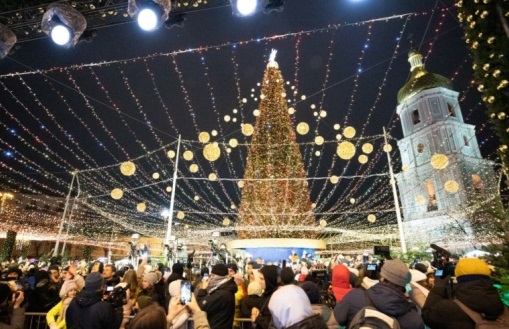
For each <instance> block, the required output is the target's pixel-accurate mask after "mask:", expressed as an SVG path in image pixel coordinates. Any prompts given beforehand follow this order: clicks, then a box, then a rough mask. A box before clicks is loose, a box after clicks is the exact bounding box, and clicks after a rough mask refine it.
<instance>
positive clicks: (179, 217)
mask: <svg viewBox="0 0 509 329" xmlns="http://www.w3.org/2000/svg"><path fill="white" fill-rule="evenodd" d="M184 217H186V214H185V213H184V212H183V211H179V212H178V213H177V218H178V219H184Z"/></svg>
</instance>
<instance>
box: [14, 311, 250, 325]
mask: <svg viewBox="0 0 509 329" xmlns="http://www.w3.org/2000/svg"><path fill="white" fill-rule="evenodd" d="M192 321H193V318H189V319H188V323H187V328H193V327H194V326H190V325H191V324H192ZM235 321H236V322H238V323H239V324H240V328H239V327H232V328H233V329H251V328H252V326H251V319H249V318H235ZM48 328H49V327H48V325H47V324H46V313H37V312H25V328H24V329H48Z"/></svg>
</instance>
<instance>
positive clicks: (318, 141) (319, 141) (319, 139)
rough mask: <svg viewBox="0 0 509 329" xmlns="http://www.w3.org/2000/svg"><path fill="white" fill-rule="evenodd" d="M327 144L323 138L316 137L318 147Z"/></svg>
mask: <svg viewBox="0 0 509 329" xmlns="http://www.w3.org/2000/svg"><path fill="white" fill-rule="evenodd" d="M324 142H325V139H324V138H323V137H322V136H316V137H315V144H316V145H322V144H323V143H324Z"/></svg>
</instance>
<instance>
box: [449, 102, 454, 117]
mask: <svg viewBox="0 0 509 329" xmlns="http://www.w3.org/2000/svg"><path fill="white" fill-rule="evenodd" d="M447 109H448V110H449V116H451V117H455V116H456V110H455V109H454V105H452V104H451V103H447Z"/></svg>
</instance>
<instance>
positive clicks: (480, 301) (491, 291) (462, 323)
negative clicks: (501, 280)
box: [422, 280, 504, 329]
mask: <svg viewBox="0 0 509 329" xmlns="http://www.w3.org/2000/svg"><path fill="white" fill-rule="evenodd" d="M447 285H448V280H435V286H434V287H433V288H432V289H431V291H430V292H429V294H428V298H427V299H426V303H425V304H424V307H423V308H422V318H423V319H424V322H425V323H426V325H428V326H430V327H431V328H440V329H474V328H475V323H474V321H473V320H471V319H470V318H469V317H468V315H467V314H466V313H465V312H463V311H462V310H461V309H460V307H459V306H458V305H457V304H456V303H454V302H453V301H452V300H451V299H448V295H447ZM454 297H455V298H457V299H459V300H460V301H461V302H462V303H463V304H465V305H466V306H468V307H469V308H470V309H472V310H473V311H475V312H479V313H484V314H485V315H486V316H487V317H488V318H489V317H491V318H497V317H498V316H499V315H501V314H502V313H503V311H504V305H503V303H502V301H501V300H500V296H499V294H498V291H497V290H496V289H495V288H494V287H493V285H492V284H491V282H490V281H489V280H475V281H470V282H465V283H458V284H457V285H456V288H455V289H454Z"/></svg>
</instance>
